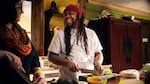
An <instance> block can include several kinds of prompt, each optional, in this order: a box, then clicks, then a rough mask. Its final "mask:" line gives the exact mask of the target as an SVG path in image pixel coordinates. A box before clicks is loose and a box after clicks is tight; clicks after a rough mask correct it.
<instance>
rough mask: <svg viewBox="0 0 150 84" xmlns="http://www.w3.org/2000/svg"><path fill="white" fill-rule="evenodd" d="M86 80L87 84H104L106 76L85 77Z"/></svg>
mask: <svg viewBox="0 0 150 84" xmlns="http://www.w3.org/2000/svg"><path fill="white" fill-rule="evenodd" d="M87 82H88V83H89V84H106V83H107V78H102V77H99V76H92V77H88V78H87Z"/></svg>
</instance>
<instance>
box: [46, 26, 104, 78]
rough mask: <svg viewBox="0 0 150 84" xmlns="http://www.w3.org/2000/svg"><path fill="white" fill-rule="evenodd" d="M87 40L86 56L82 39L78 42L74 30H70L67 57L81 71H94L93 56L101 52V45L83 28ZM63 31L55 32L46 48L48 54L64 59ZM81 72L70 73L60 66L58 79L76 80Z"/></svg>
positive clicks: (94, 34)
mask: <svg viewBox="0 0 150 84" xmlns="http://www.w3.org/2000/svg"><path fill="white" fill-rule="evenodd" d="M85 30H86V34H87V38H88V41H87V42H88V54H87V53H86V51H85V47H84V42H83V39H82V40H81V41H78V44H77V37H76V32H77V30H76V29H72V30H71V52H70V56H67V58H68V59H69V60H72V61H73V62H74V63H75V64H77V65H78V66H79V67H80V68H82V69H89V70H93V69H94V56H95V52H99V51H101V50H102V49H103V48H102V45H101V43H100V41H99V39H98V37H97V35H96V33H95V32H94V31H93V30H91V29H89V28H85ZM64 41H65V40H64V29H62V30H60V31H58V32H57V34H56V35H55V36H54V37H53V39H52V42H51V44H50V46H49V48H48V51H49V52H53V53H56V54H59V56H60V57H62V58H65V57H66V54H65V53H66V50H65V42H64ZM80 74H81V72H71V71H70V70H69V69H68V68H67V67H65V66H60V78H62V79H77V76H78V75H80Z"/></svg>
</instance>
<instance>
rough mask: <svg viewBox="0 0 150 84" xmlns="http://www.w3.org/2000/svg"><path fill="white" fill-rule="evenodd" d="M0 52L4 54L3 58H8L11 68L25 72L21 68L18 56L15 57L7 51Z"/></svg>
mask: <svg viewBox="0 0 150 84" xmlns="http://www.w3.org/2000/svg"><path fill="white" fill-rule="evenodd" d="M0 52H3V53H4V54H5V56H8V58H10V61H11V64H10V66H11V67H12V68H14V69H21V70H22V71H23V72H25V70H24V69H23V67H22V62H21V59H20V58H19V57H18V56H16V55H15V54H13V53H11V52H9V51H4V50H1V51H0Z"/></svg>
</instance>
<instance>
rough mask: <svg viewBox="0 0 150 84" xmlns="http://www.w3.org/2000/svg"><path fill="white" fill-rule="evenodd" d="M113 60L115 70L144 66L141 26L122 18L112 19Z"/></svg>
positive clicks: (111, 44) (111, 43)
mask: <svg viewBox="0 0 150 84" xmlns="http://www.w3.org/2000/svg"><path fill="white" fill-rule="evenodd" d="M110 41H111V42H110V46H111V62H112V67H113V71H114V72H119V71H121V70H123V69H129V68H132V69H140V68H141V66H142V54H141V34H140V26H139V25H137V24H132V22H131V23H130V22H126V21H122V20H110Z"/></svg>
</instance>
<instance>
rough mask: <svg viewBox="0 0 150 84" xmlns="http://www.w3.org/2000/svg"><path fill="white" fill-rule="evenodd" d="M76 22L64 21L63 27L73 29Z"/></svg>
mask: <svg viewBox="0 0 150 84" xmlns="http://www.w3.org/2000/svg"><path fill="white" fill-rule="evenodd" d="M77 22H78V21H77V20H69V21H65V26H66V27H70V28H75V27H76V25H77Z"/></svg>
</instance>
